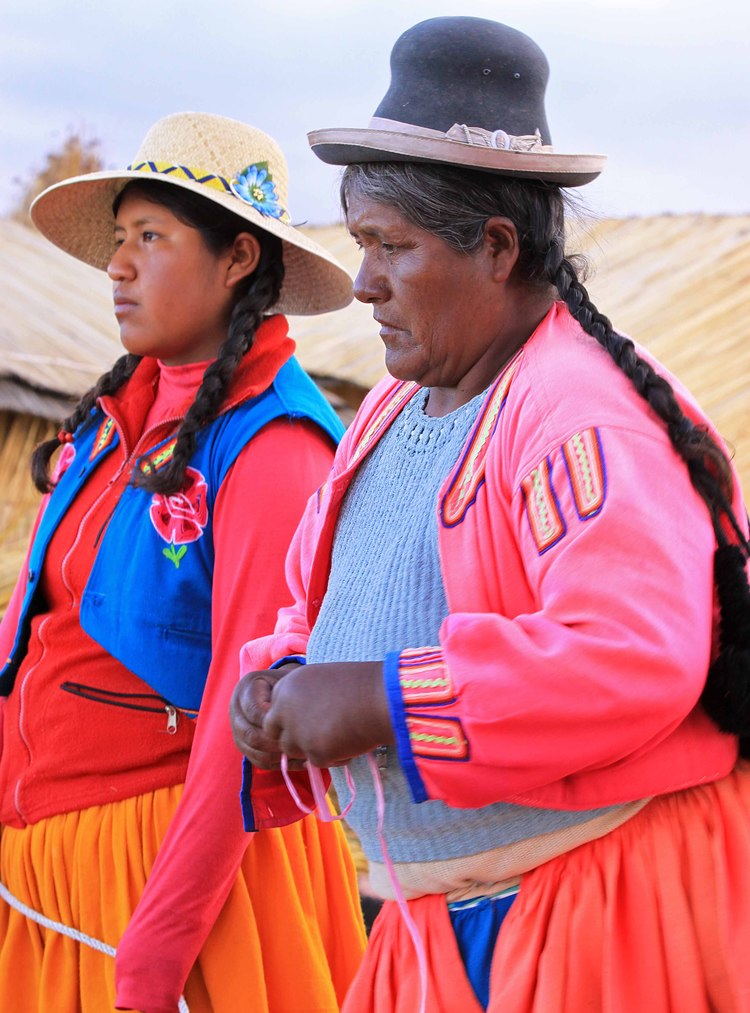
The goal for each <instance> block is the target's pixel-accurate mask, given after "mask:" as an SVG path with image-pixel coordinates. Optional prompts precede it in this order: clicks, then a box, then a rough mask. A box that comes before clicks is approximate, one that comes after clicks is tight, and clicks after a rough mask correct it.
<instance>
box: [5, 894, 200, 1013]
mask: <svg viewBox="0 0 750 1013" xmlns="http://www.w3.org/2000/svg"><path fill="white" fill-rule="evenodd" d="M0 897H2V899H3V900H4V901H5V903H6V904H9V905H10V907H12V908H15V909H16V911H18V912H20V914H22V915H24V916H25V917H26V918H29V919H31V921H32V922H36V923H37V925H41V926H42V927H43V928H45V929H53V930H54V931H55V932H59V933H60V934H61V935H63V936H68V938H69V939H75V940H76V942H78V943H83V945H84V946H89V947H91V949H92V950H98V951H99V953H106V954H107V955H108V956H110V957H114V955H115V952H116V951H115V948H114V946H109V945H108V944H107V943H103V942H102V941H101V940H100V939H94V937H93V936H87V935H86V933H85V932H79V931H78V929H71V928H70V927H69V926H68V925H63V923H62V922H55V921H53V920H52V919H51V918H47V917H46V915H43V914H40V913H39V912H38V911H35V910H34V909H33V908H31V907H29V906H28V904H24V903H23V901H20V900H19V899H18V897H14V896H13V894H12V893H11V892H10V890H9V889H8V888H7V887H6V886H5V885H4V884H3V883H0ZM178 1008H179V1010H180V1013H190V1011H189V1010H188V1004H187V1003H186V1002H185V999H184V997H183V996H180V1001H179V1003H178Z"/></svg>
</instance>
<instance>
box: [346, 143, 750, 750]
mask: <svg viewBox="0 0 750 1013" xmlns="http://www.w3.org/2000/svg"><path fill="white" fill-rule="evenodd" d="M353 193H354V194H358V195H360V196H362V197H365V198H367V199H368V200H373V201H377V202H379V203H382V204H386V205H389V206H390V207H393V208H395V209H396V210H397V211H398V212H399V213H400V214H401V215H402V216H403V217H404V218H405V219H407V220H408V221H410V222H412V223H413V224H415V225H416V226H418V227H419V228H421V229H424V230H425V231H427V232H431V233H433V234H434V235H437V236H439V237H440V238H441V239H443V240H444V241H445V242H446V243H447V244H448V245H449V246H451V247H452V248H453V249H455V250H458V251H459V252H463V253H467V254H470V253H472V252H473V251H475V250H477V249H478V248H479V246H480V244H481V242H482V238H483V230H484V225H485V222H486V221H487V219H488V218H490V217H491V216H492V215H502V216H504V217H506V218H509V219H510V220H511V221H512V222H513V224H514V225H515V227H516V231H517V233H518V238H519V244H520V251H519V258H518V265H517V271H518V275H519V278H521V279H522V280H524V281H525V282H526V283H528V284H530V285H544V286H547V285H552V286H553V287H554V288H555V289H556V290H557V292H558V294H559V296H560V298H561V299H562V300H563V301H564V302H565V304H566V306H567V307H568V310H569V311H570V313H571V315H572V316H573V317H574V318H575V319H576V320H577V321H578V323H579V324H580V325H581V327H582V328H583V329H584V330H585V331H586V332H587V333H588V334H590V335H591V336H592V337H593V338H595V339H596V341H597V342H598V343H599V344H600V345H601V346H602V348H604V349H605V350H606V352H607V353H608V354H609V355H610V357H611V358H612V360H613V361H614V362H615V364H616V365H617V367H618V368H619V369H620V370H622V372H623V373H624V374H625V375H626V376H627V377H628V379H629V380H630V381H631V382H632V384H633V386H634V387H635V389H636V390H637V391H638V393H639V394H640V395H641V397H642V398H643V399H644V400H645V401H646V402H647V403H648V405H649V406H650V407H651V408H652V409H653V411H654V412H655V413H656V415H657V416H658V417H659V418H660V419H661V420H662V421H663V423H664V425H665V427H666V430H667V432H668V434H669V438H670V440H671V442H672V445H673V446H674V448H675V450H676V451H677V453H678V454H679V455H680V457H681V458H682V459H683V460H684V461H685V464H686V467H687V469H688V473H689V475H690V480H691V482H692V484H693V486H694V488H695V489H696V491H697V492H698V494H699V495H700V496H701V498H702V499H703V501H704V503H705V504H706V507H707V509H708V512H709V516H710V518H711V523H712V526H713V530H714V533H715V536H716V543H717V548H716V552H715V556H714V582H715V586H716V590H717V598H718V603H719V609H720V620H721V622H720V644H719V648H720V650H719V653H718V656H717V657H716V659H715V660H714V662H713V663H712V664H711V666H710V669H709V672H708V676H707V680H706V685H705V688H704V690H703V694H702V696H701V702H702V704H703V706H704V708H705V710H706V711H707V712H708V714H709V715H710V716H711V717H712V718H713V720H714V721H715V722H716V723H717V724H718V726H719V727H720V728H721V729H722V731H725V732H730V733H732V734H734V735H738V736H739V737H740V749H741V752H742V754H743V755H744V756H750V589H749V587H748V579H747V559H748V555H749V554H750V545H749V544H748V540H747V539H746V537H745V535H744V533H743V531H742V528H741V526H740V524H739V523H738V521H737V518H736V517H735V515H734V513H733V511H732V506H731V503H732V472H731V467H730V464H729V461H728V460H727V457H726V455H725V453H724V451H723V450H722V448H721V447H720V446H719V445H718V443H717V442H716V440H714V438H713V437H712V436H711V434H710V432H708V430H707V428H706V427H705V426H700V425H696V424H695V423H693V422H692V421H691V420H690V419H689V418H688V417H687V416H686V415H685V414H684V412H683V411H682V409H681V408H680V405H679V402H678V401H677V398H676V397H675V394H674V391H673V390H672V387H671V386H670V384H669V383H668V382H667V380H665V379H664V378H663V377H662V376H659V374H658V373H657V372H656V371H655V370H654V369H653V367H652V366H651V365H650V364H649V363H648V362H646V361H645V360H644V359H642V358H641V357H640V356H639V355H638V353H637V351H636V348H635V345H634V344H633V342H632V341H630V339H629V338H626V337H624V336H623V335H621V334H618V332H617V331H615V329H614V328H613V327H612V324H611V323H610V321H609V320H608V318H607V317H606V316H604V314H603V313H600V311H599V310H598V309H597V307H596V306H595V305H594V303H593V302H592V301H591V298H590V296H589V294H588V292H587V290H586V288H585V286H584V284H583V282H582V281H581V278H580V276H579V270H578V266H577V263H576V261H575V259H574V258H570V257H567V256H566V255H565V206H566V202H569V201H570V196H569V195H566V194H565V193H564V192H563V191H562V190H561V189H560V187H558V186H555V185H552V184H546V183H543V182H540V181H526V180H516V179H510V178H507V177H503V176H500V175H494V174H491V173H486V172H478V171H474V170H470V169H461V168H458V167H453V166H442V165H441V166H436V165H423V164H414V163H396V162H390V163H368V164H364V165H350V166H348V167H347V168H346V170H345V171H344V175H343V179H342V182H341V202H342V206H343V209H344V213H346V210H347V199H348V197H349V195H350V194H353Z"/></svg>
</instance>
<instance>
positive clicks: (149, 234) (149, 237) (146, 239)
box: [143, 231, 157, 243]
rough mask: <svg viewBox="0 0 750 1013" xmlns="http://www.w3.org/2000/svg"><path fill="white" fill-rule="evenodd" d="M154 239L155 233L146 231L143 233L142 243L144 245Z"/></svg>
mask: <svg viewBox="0 0 750 1013" xmlns="http://www.w3.org/2000/svg"><path fill="white" fill-rule="evenodd" d="M156 238H157V235H156V233H155V232H148V231H147V232H144V233H143V241H144V242H146V243H151V242H153V241H154V239H156Z"/></svg>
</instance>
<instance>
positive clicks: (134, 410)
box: [99, 314, 295, 433]
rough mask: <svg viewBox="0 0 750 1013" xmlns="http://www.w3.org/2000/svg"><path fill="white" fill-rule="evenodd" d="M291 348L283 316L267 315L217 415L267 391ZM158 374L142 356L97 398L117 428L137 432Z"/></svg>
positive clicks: (153, 364)
mask: <svg viewBox="0 0 750 1013" xmlns="http://www.w3.org/2000/svg"><path fill="white" fill-rule="evenodd" d="M294 349H295V344H294V341H292V339H291V338H290V337H289V324H288V322H287V319H286V317H284V316H282V315H281V314H276V315H275V316H272V317H267V318H266V319H265V320H264V321H263V322H262V323H261V325H260V327H259V328H258V330H257V332H256V334H255V340H254V341H253V344H252V347H251V348H250V350H249V351H248V352H247V353H246V355H245V356H244V357H243V359H242V361H241V362H240V364H239V366H238V367H237V369H236V370H235V373H234V376H233V377H232V381H231V384H230V386H229V391H228V393H227V397H226V398H225V400H224V403H223V405H222V408H221V412H220V414H224V412H227V411H229V409H231V408H235V407H236V406H237V405H239V404H242V403H243V402H244V401H247V400H249V399H250V398H253V397H257V396H258V395H259V394H262V393H263V391H264V390H267V389H268V388H269V387H270V386H271V384H272V383H273V381H274V379H275V377H276V374H277V373H278V371H279V370H280V369H281V367H282V366H283V365H284V363H285V362H287V361H288V360H289V359H290V358H291V357H292V355H293V354H294ZM158 377H159V363H158V362H157V360H156V359H153V358H151V357H149V356H144V358H143V359H141V361H140V362H139V363H138V366H137V367H136V370H135V372H134V373H133V375H132V376H131V377H130V379H129V380H128V381H127V383H125V384H123V386H122V387H120V389H119V390H118V391H116V392H115V393H114V394H111V395H108V396H106V397H102V398H100V399H99V407H100V408H101V410H102V411H103V412H104V413H105V414H107V415H109V416H111V417H112V418H114V419H115V421H116V422H117V423H118V426H119V427H127V429H129V430H131V432H133V433H139V432H140V431H141V430H142V427H143V422H144V420H145V418H146V415H147V414H148V410H149V408H150V407H151V405H152V404H153V402H154V397H155V391H156V384H157V381H158ZM190 403H191V402H190V401H186V402H185V404H184V405H183V406H182V407H181V408H180V410H179V414H178V416H177V417H176V418H175V421H180V420H181V419H182V418H183V417H184V415H185V413H186V412H187V410H188V408H189V407H190Z"/></svg>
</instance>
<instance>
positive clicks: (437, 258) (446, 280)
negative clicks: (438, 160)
mask: <svg viewBox="0 0 750 1013" xmlns="http://www.w3.org/2000/svg"><path fill="white" fill-rule="evenodd" d="M347 225H348V227H349V231H350V232H351V234H352V236H353V237H354V239H355V240H356V242H357V245H358V246H359V247H360V248H361V250H362V255H363V256H362V265H361V267H360V270H359V273H358V275H357V278H356V280H355V283H354V294H355V296H356V297H357V299H359V300H360V301H361V302H365V303H370V304H371V305H372V308H373V309H372V312H373V316H374V318H375V320H377V321H378V323H379V324H380V336H381V338H382V340H383V344H384V345H385V361H386V366H387V368H388V372H389V373H390V374H391V375H392V376H395V377H397V378H399V379H402V380H415V381H417V382H418V383H419V384H421V385H422V386H426V387H431V388H443V389H445V390H446V391H448V392H453V394H454V397H453V401H454V402H455V405H454V406H456V407H457V406H458V404H460V403H464V402H465V401H468V400H470V398H471V397H473V396H474V395H475V394H477V393H479V392H480V391H482V390H484V389H485V387H486V386H487V385H488V384H489V383H490V382H491V381H492V379H493V378H494V376H495V375H497V371H498V369H499V368H500V367H501V366H502V364H503V361H504V360H505V359H507V354H504V353H503V352H502V345H503V340H504V339H503V326H502V320H503V316H504V314H503V291H504V290H503V288H502V286H499V285H498V284H497V278H496V274H497V272H496V271H495V270H494V266H495V265H494V261H493V258H492V256H491V255H490V251H489V250H488V249H485V246H486V244H484V245H483V248H482V249H481V250H479V251H478V252H477V253H476V254H462V253H458V252H457V251H456V250H454V249H453V248H452V247H450V246H448V244H447V243H445V242H444V241H443V240H442V239H439V238H438V237H437V236H435V235H433V234H432V233H431V232H425V231H424V230H423V229H420V228H418V227H417V226H416V225H413V224H411V223H410V222H408V221H407V220H406V219H405V218H403V217H402V216H401V215H400V214H399V212H398V211H396V210H395V209H394V208H392V207H389V206H388V205H384V204H379V203H376V202H375V201H371V200H368V199H367V198H363V197H359V196H356V195H350V196H349V198H348V200H347ZM430 401H431V403H432V401H433V397H432V394H431V395H430ZM449 407H450V406H449Z"/></svg>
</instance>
